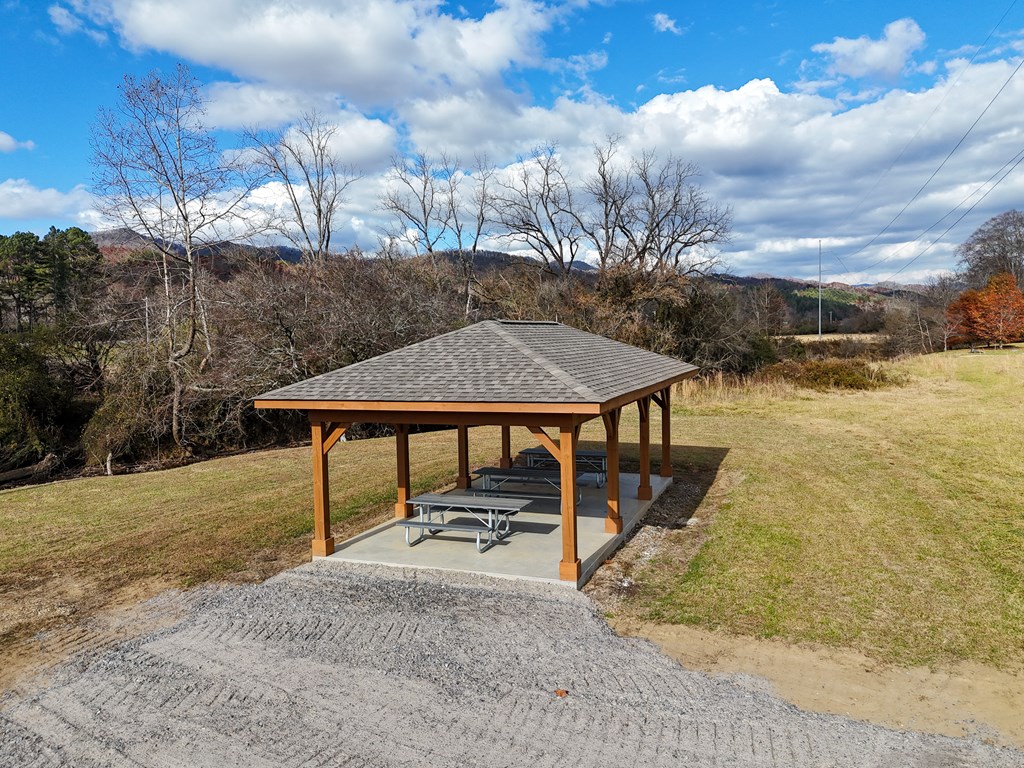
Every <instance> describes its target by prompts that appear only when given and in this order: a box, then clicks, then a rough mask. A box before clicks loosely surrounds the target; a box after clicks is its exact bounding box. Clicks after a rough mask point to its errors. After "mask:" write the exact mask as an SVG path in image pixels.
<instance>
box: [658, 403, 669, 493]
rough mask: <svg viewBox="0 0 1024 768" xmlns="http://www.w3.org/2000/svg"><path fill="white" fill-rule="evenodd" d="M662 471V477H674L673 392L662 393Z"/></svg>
mask: <svg viewBox="0 0 1024 768" xmlns="http://www.w3.org/2000/svg"><path fill="white" fill-rule="evenodd" d="M658 405H660V406H661V470H660V472H659V474H660V475H661V476H662V477H672V390H671V388H669V387H666V388H665V389H663V390H662V392H661V402H660V403H658Z"/></svg>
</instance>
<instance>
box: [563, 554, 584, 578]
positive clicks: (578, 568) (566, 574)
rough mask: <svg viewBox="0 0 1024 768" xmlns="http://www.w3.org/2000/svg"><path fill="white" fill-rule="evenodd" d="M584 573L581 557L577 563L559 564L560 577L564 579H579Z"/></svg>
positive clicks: (577, 559)
mask: <svg viewBox="0 0 1024 768" xmlns="http://www.w3.org/2000/svg"><path fill="white" fill-rule="evenodd" d="M582 573H583V564H582V563H581V562H580V559H579V558H576V562H575V563H566V562H564V561H563V562H560V563H559V564H558V578H559V579H561V580H562V581H579V580H580V575H581V574H582Z"/></svg>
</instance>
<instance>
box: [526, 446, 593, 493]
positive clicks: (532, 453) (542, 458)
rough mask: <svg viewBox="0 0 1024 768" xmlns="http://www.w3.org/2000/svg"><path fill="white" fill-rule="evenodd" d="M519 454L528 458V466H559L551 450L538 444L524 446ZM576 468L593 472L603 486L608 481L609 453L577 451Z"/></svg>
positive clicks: (539, 467)
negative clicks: (530, 446) (532, 446)
mask: <svg viewBox="0 0 1024 768" xmlns="http://www.w3.org/2000/svg"><path fill="white" fill-rule="evenodd" d="M519 455H520V456H522V457H523V458H524V459H526V466H527V467H530V468H537V469H543V468H545V467H558V466H559V463H558V459H556V458H555V457H554V456H552V455H551V452H550V451H549V450H548V449H547V448H544V447H543V446H540V445H538V446H537V447H536V448H524V449H523V450H521V451H520V452H519ZM576 468H577V469H584V470H586V471H588V472H593V473H595V474H596V475H597V485H598V487H601V486H602V485H604V484H605V483H606V482H608V453H607V452H606V451H576Z"/></svg>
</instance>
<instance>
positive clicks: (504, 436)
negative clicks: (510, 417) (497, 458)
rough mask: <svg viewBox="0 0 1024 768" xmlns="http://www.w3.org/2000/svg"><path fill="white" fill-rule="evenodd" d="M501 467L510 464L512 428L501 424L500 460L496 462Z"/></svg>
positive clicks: (503, 467) (506, 466) (504, 467)
mask: <svg viewBox="0 0 1024 768" xmlns="http://www.w3.org/2000/svg"><path fill="white" fill-rule="evenodd" d="M498 466H499V467H501V468H502V469H508V468H509V467H511V466H512V429H511V427H507V426H503V427H502V428H501V462H500V463H499V464H498Z"/></svg>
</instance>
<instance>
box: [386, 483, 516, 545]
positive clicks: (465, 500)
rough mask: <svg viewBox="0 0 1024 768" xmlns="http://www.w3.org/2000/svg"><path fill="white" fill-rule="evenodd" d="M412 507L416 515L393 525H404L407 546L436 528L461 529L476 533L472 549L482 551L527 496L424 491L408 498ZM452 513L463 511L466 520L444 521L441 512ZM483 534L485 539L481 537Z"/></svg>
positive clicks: (503, 530)
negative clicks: (412, 535) (411, 533)
mask: <svg viewBox="0 0 1024 768" xmlns="http://www.w3.org/2000/svg"><path fill="white" fill-rule="evenodd" d="M409 503H410V504H411V505H413V507H415V508H416V510H417V512H418V517H411V518H405V519H403V520H399V521H398V522H397V523H396V524H397V525H399V526H401V527H403V528H405V543H406V544H408V545H409V546H410V547H411V546H413V545H415V544H419V543H420V542H421V541H423V539H425V538H426V537H427V534H428V533H429V534H431V535H433V534H436V533H439V532H440V531H465V532H467V533H473V534H475V535H476V549H477V551H478V552H486V551H487V550H488V549H490V548H491V547H493V546H494V545H495V544H496V543H497V542H498V541H499V540H501V539H504V538H505V537H506V536H508V534H509V532H510V531H511V526H512V521H511V518H512V516H513V515H515V514H517V513H518V512H519V511H520V510H521V509H522V508H523V507H525V506H527V505H528V504H529V503H530V499H507V498H502V497H500V496H467V495H461V494H452V493H425V494H422V495H421V496H415V497H413V498H411V499H409ZM452 512H456V513H459V512H461V513H466V514H467V515H469V520H466V519H465V518H462V519H463V520H465V521H464V522H458V523H453V522H448V521H446V520H445V515H447V514H449V513H452ZM414 528H416V529H419V532H420V533H419V535H418V536H417V537H416V538H415V539H411V538H410V536H409V531H410V530H412V529H414ZM484 535H486V539H482V537H483V536H484Z"/></svg>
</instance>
